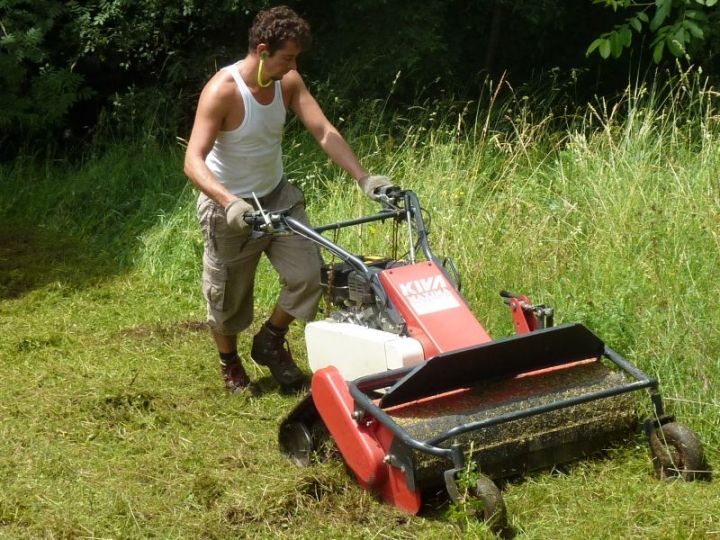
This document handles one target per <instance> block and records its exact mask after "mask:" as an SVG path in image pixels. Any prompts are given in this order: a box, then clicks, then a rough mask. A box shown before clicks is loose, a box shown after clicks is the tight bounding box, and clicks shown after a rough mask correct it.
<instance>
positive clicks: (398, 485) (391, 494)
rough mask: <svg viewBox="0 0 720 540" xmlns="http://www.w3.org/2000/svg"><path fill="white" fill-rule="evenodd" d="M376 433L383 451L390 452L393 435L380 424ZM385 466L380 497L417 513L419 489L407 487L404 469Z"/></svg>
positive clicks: (402, 508)
mask: <svg viewBox="0 0 720 540" xmlns="http://www.w3.org/2000/svg"><path fill="white" fill-rule="evenodd" d="M376 435H377V438H378V441H379V442H380V444H381V445H382V447H383V448H384V449H385V451H386V452H387V453H390V449H391V448H392V444H393V440H394V438H395V435H393V433H392V432H391V431H390V430H389V429H388V428H386V427H385V426H383V425H382V424H381V425H379V426H378V429H377V433H376ZM385 467H386V468H387V480H386V481H385V482H383V483H382V485H381V486H379V488H380V496H381V497H382V499H383V500H384V501H385V502H386V503H388V504H392V505H393V506H395V507H397V508H400V509H401V510H404V511H405V512H409V513H411V514H417V513H418V512H419V511H420V504H421V502H422V498H421V496H420V490H419V489H416V490H415V491H412V490H411V489H410V488H409V487H408V485H407V480H406V478H405V472H404V471H402V470H400V469H399V468H397V467H393V466H392V465H390V464H387V465H385ZM411 472H414V471H411Z"/></svg>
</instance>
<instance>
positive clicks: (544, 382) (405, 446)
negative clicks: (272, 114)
mask: <svg viewBox="0 0 720 540" xmlns="http://www.w3.org/2000/svg"><path fill="white" fill-rule="evenodd" d="M379 200H380V201H381V203H382V205H383V209H382V211H381V212H380V213H378V214H375V215H371V216H367V217H363V218H359V219H356V220H351V221H345V222H340V223H336V224H331V225H326V226H323V227H319V228H317V229H311V228H308V227H306V226H304V225H303V224H301V223H298V222H297V221H296V220H294V219H292V218H291V217H288V216H286V215H285V214H284V213H283V212H277V213H270V214H265V213H262V211H261V212H258V213H257V214H256V215H255V216H254V220H255V221H254V223H255V227H256V229H259V230H264V231H265V232H273V231H275V232H277V231H278V230H280V231H284V232H291V233H293V234H299V235H302V236H305V237H307V238H309V239H311V240H313V241H314V242H316V243H318V244H319V245H320V246H322V247H323V248H324V249H325V250H327V251H328V252H330V253H331V254H332V255H333V256H334V258H337V259H339V262H335V263H332V264H326V265H325V266H324V267H323V275H322V284H323V287H324V293H325V302H326V306H327V307H328V308H329V309H330V313H328V318H327V319H325V320H322V321H316V322H312V323H309V324H308V325H307V326H306V332H305V337H306V343H307V350H308V361H309V364H310V367H311V369H312V371H313V376H312V382H311V390H310V392H309V393H308V394H307V396H305V397H304V399H302V401H301V402H300V403H299V404H298V405H297V406H296V407H295V408H294V409H293V410H292V411H291V412H290V414H289V415H288V416H287V417H286V418H285V420H284V421H283V422H282V424H281V426H280V433H279V443H280V448H281V449H282V451H283V452H284V453H285V454H287V455H288V456H289V457H290V458H291V459H292V460H293V461H294V462H295V463H297V464H299V465H303V466H307V465H310V464H311V462H312V460H313V457H314V456H315V455H316V451H317V450H318V448H319V446H320V444H321V443H322V438H323V437H327V435H328V434H329V436H330V438H331V439H332V441H333V442H334V444H335V445H336V447H337V449H338V450H339V452H340V454H342V458H343V460H344V461H345V463H346V464H347V466H348V467H349V469H350V470H351V471H352V472H353V474H354V475H355V478H356V479H357V481H358V483H359V484H360V485H361V486H362V487H363V488H365V489H368V490H371V491H372V492H374V493H376V494H377V495H379V496H380V497H381V498H382V499H383V500H384V501H386V502H387V503H390V504H392V505H395V506H397V507H398V508H400V509H402V510H404V511H407V512H410V513H417V512H418V511H419V510H420V507H421V503H422V498H423V494H424V493H426V492H427V490H429V489H431V488H437V486H438V485H441V484H444V485H445V488H446V489H447V492H448V494H449V496H450V498H451V499H453V500H454V501H461V500H467V497H468V496H470V497H475V498H477V499H480V502H481V503H482V504H480V505H478V506H479V507H480V508H481V510H478V514H479V517H480V518H482V519H486V520H488V521H489V522H490V525H491V526H492V527H493V528H495V529H501V528H503V527H504V526H505V520H506V515H505V506H504V503H503V499H502V494H501V492H500V490H499V489H498V488H497V486H496V484H495V483H494V482H493V479H495V480H497V479H501V478H505V477H512V476H517V475H521V474H523V473H526V472H527V471H531V470H537V469H542V468H546V467H550V466H553V465H556V464H560V463H564V462H568V461H572V460H575V459H578V458H579V457H582V456H587V455H589V454H591V453H593V452H596V451H599V450H603V449H607V448H608V447H609V446H611V445H612V444H613V443H615V442H617V441H620V440H622V439H625V438H627V437H628V435H629V434H630V433H632V432H634V431H635V428H636V426H637V415H636V413H635V400H634V396H633V393H634V392H637V391H647V392H648V393H649V395H650V399H651V402H652V407H653V410H654V414H653V415H652V418H650V419H649V420H647V421H645V424H644V426H645V432H646V434H647V436H648V439H649V442H650V450H651V454H652V461H653V464H654V467H655V470H656V472H657V474H658V476H660V477H672V476H679V477H682V478H685V479H694V478H699V477H701V476H708V477H709V472H707V470H706V469H707V467H706V464H705V461H704V458H703V452H702V447H701V445H700V442H699V440H698V438H697V436H696V435H695V434H694V433H693V432H692V431H691V430H690V429H688V428H687V427H685V426H683V425H681V424H679V423H677V422H675V420H674V418H673V417H672V416H669V415H667V414H666V413H665V410H664V408H663V403H662V399H661V396H660V393H659V390H658V384H657V382H656V381H655V380H653V379H652V378H650V377H649V376H648V375H646V374H645V373H643V372H642V371H641V370H640V369H638V368H637V367H635V366H634V365H632V364H631V363H630V362H628V361H627V360H626V359H624V358H623V357H622V356H620V355H619V354H618V353H616V352H615V351H613V350H612V349H611V348H610V347H608V346H607V345H606V344H605V343H604V342H603V341H602V340H601V339H599V338H598V337H597V336H595V335H594V334H593V333H592V332H591V331H590V330H588V329H587V328H586V327H584V326H583V325H581V324H563V325H559V326H553V312H552V309H551V308H549V307H546V306H534V305H532V304H531V302H530V300H529V299H528V298H527V297H526V296H519V295H516V294H511V293H508V292H505V291H503V292H501V293H500V294H501V296H502V297H503V299H504V301H505V303H506V304H507V305H508V306H509V308H510V310H511V314H512V318H513V322H514V326H515V330H516V335H514V336H511V337H506V338H502V339H492V338H491V337H490V336H489V335H488V333H487V332H486V331H485V329H484V328H483V327H482V325H481V324H480V323H479V322H478V321H477V319H476V318H475V316H474V315H473V313H472V312H471V311H470V309H469V307H468V305H467V302H466V301H465V299H464V298H463V296H462V295H461V294H460V280H459V276H458V273H457V271H456V269H455V267H454V265H453V264H452V262H451V261H450V260H449V259H445V261H442V262H441V261H440V260H439V259H438V258H437V257H436V256H435V255H433V253H432V251H431V249H430V246H429V243H428V234H427V231H426V228H425V224H424V221H423V215H422V211H421V208H420V204H419V202H418V199H417V196H416V195H415V193H413V192H411V191H403V190H400V189H398V188H390V189H388V190H386V191H385V192H383V193H380V194H379ZM377 221H381V222H390V223H392V224H393V227H394V233H395V234H394V238H395V242H394V244H395V246H394V250H393V251H394V253H395V255H394V256H393V257H391V258H382V259H377V258H374V259H370V258H365V257H362V256H358V255H354V254H352V253H349V252H348V251H346V250H345V249H343V248H342V247H340V246H338V245H337V244H335V243H334V242H331V241H330V240H328V239H326V238H325V237H324V236H322V233H324V232H327V231H336V230H339V229H342V228H345V227H351V226H356V225H360V224H364V223H370V222H377ZM399 233H402V234H403V235H404V234H407V239H408V241H407V245H408V247H407V249H408V252H407V254H406V255H404V256H403V258H402V259H401V258H398V257H397V244H398V241H397V239H398V237H399ZM472 462H474V463H475V464H476V469H477V473H478V474H477V475H476V479H475V480H474V482H475V483H474V484H473V485H472V486H471V489H470V490H468V489H462V488H461V487H460V486H459V483H458V477H459V474H460V473H461V472H463V471H465V470H467V469H469V468H470V467H469V465H471V463H472Z"/></svg>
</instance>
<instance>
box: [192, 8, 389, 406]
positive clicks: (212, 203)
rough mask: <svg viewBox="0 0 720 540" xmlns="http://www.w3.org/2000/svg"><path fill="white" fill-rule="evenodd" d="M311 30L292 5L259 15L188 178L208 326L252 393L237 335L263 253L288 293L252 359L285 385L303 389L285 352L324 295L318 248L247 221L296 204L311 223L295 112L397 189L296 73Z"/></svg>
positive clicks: (218, 95)
mask: <svg viewBox="0 0 720 540" xmlns="http://www.w3.org/2000/svg"><path fill="white" fill-rule="evenodd" d="M310 40H311V38H310V27H309V26H308V24H307V22H306V21H304V20H303V19H302V18H300V17H299V16H298V15H297V14H296V13H295V12H294V11H292V10H291V9H289V8H288V7H286V6H280V7H275V8H271V9H268V10H265V11H262V12H260V13H259V14H258V15H257V16H256V18H255V20H254V22H253V25H252V28H251V29H250V32H249V39H248V42H249V47H248V53H247V55H246V57H245V58H244V59H243V60H241V61H239V62H237V63H235V64H233V65H231V66H228V67H226V68H223V69H221V70H220V71H218V73H216V74H215V75H214V76H213V77H212V78H211V79H210V81H209V82H208V83H207V84H206V85H205V87H204V89H203V91H202V93H201V94H200V100H199V102H198V107H197V112H196V116H195V123H194V125H193V129H192V133H191V135H190V141H189V143H188V148H187V153H186V155H185V174H186V175H187V176H188V178H189V179H190V181H191V182H192V183H193V184H194V185H195V186H196V187H197V188H198V189H199V190H200V191H201V194H200V196H199V198H198V219H199V221H200V224H201V227H202V230H203V236H204V242H205V251H204V254H203V293H204V295H205V299H206V300H207V303H208V323H209V325H210V328H211V330H212V335H213V338H214V340H215V344H216V346H217V349H218V353H219V355H220V365H221V371H222V375H223V378H224V380H225V386H226V388H227V389H228V390H230V391H232V392H239V391H242V390H243V389H245V388H246V387H247V386H248V385H249V383H250V380H249V378H248V376H247V374H246V372H245V369H244V368H243V365H242V363H241V361H240V358H239V356H238V352H237V334H238V333H239V332H241V331H242V330H244V329H246V328H247V327H248V326H250V324H251V323H252V319H253V284H254V277H255V271H256V268H257V264H258V261H259V259H260V256H261V255H262V253H265V254H266V256H267V257H268V258H269V260H270V262H271V263H272V265H273V266H274V268H275V270H276V271H277V272H278V273H279V275H280V278H281V282H282V290H281V292H280V295H279V297H278V300H277V304H276V305H275V308H274V310H273V311H272V314H271V315H270V318H269V319H268V320H267V321H266V322H265V323H264V324H263V326H262V328H261V329H260V331H259V332H258V333H257V334H256V335H255V337H254V339H253V343H252V348H251V352H250V355H251V357H252V359H253V360H254V361H255V362H257V363H258V364H261V365H264V366H267V367H269V368H270V372H271V373H272V375H273V377H274V378H275V379H276V380H277V381H278V382H279V383H280V385H281V386H282V387H283V388H284V389H289V390H292V389H297V388H299V387H300V386H302V385H303V384H304V383H305V376H304V375H303V374H302V372H301V371H300V370H299V369H298V367H297V366H296V365H295V362H294V361H293V358H292V356H291V355H290V351H289V349H288V348H287V347H286V340H285V335H286V333H287V330H288V326H289V325H290V323H291V322H292V321H293V320H295V319H296V318H298V319H301V320H305V321H307V320H312V319H313V318H314V317H315V313H316V311H317V305H318V302H319V299H320V279H319V277H320V265H321V262H322V261H321V259H320V255H319V251H318V249H317V246H315V245H314V244H313V243H312V242H310V241H309V240H307V239H305V238H302V237H300V236H297V235H291V236H275V237H272V236H264V237H261V238H255V237H251V235H250V230H249V228H248V225H247V224H246V223H245V221H244V219H243V218H244V216H245V214H246V213H248V212H252V211H253V210H255V208H254V199H253V195H254V196H256V197H257V198H258V199H259V202H260V204H261V205H262V207H263V208H264V209H269V210H275V209H280V208H288V207H291V208H292V210H291V214H290V215H292V216H293V217H295V218H296V219H298V220H300V221H302V222H304V223H308V221H307V216H306V214H305V201H304V198H303V195H302V192H301V191H300V190H299V189H298V188H296V187H295V186H293V185H292V184H289V183H288V182H287V181H286V179H285V176H284V173H283V165H282V152H281V139H282V129H283V125H284V122H285V113H286V110H287V109H290V110H292V111H293V112H294V113H295V114H296V115H297V116H298V118H299V119H300V120H301V121H302V123H303V124H304V125H305V127H306V128H307V129H308V130H309V131H310V132H311V133H312V135H313V136H314V137H315V139H316V140H317V141H318V143H319V144H320V146H321V147H322V149H323V150H324V151H325V153H327V155H328V156H329V157H330V158H331V159H332V160H333V161H334V162H335V163H337V164H338V165H339V166H340V167H342V168H343V169H345V171H347V172H348V173H349V174H350V175H351V176H352V177H353V178H355V179H356V180H357V181H358V184H359V186H360V188H361V189H362V190H363V191H364V192H365V193H366V194H368V195H369V196H370V197H372V196H373V193H374V191H375V189H376V188H378V187H382V186H388V185H390V182H389V180H388V179H387V177H384V176H371V175H369V174H368V172H367V171H366V170H365V169H364V168H363V167H362V165H360V163H359V161H358V159H357V158H356V157H355V155H354V153H353V152H352V150H351V149H350V147H349V146H348V144H347V142H346V141H345V140H344V139H343V137H342V136H341V135H340V133H339V132H338V131H337V129H335V127H333V125H332V124H331V123H330V122H329V121H328V119H327V118H326V117H325V115H324V113H323V112H322V110H321V109H320V106H319V105H318V103H317V102H316V101H315V99H314V98H313V96H312V95H311V94H310V92H309V91H308V89H307V87H306V86H305V83H304V82H303V80H302V77H301V76H300V74H299V73H298V72H297V57H298V55H299V54H300V53H301V52H302V51H303V50H305V49H306V48H307V47H308V46H309V45H310Z"/></svg>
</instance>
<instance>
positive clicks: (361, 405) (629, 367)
mask: <svg viewBox="0 0 720 540" xmlns="http://www.w3.org/2000/svg"><path fill="white" fill-rule="evenodd" d="M602 357H604V358H607V359H608V360H610V361H611V362H612V363H613V364H615V365H616V366H617V367H618V368H619V369H620V370H621V371H623V372H625V373H627V374H628V375H630V376H632V377H634V378H635V381H634V382H630V383H627V384H622V385H618V386H615V387H612V388H606V389H604V390H599V391H597V392H591V393H589V394H585V395H583V396H576V397H573V398H568V399H563V400H560V401H556V402H554V403H547V404H543V405H538V406H536V407H531V408H529V409H525V410H522V411H513V412H509V413H505V414H501V415H499V416H495V417H492V418H487V419H485V420H480V421H477V422H470V423H467V424H461V425H459V426H455V427H454V428H452V429H450V430H448V431H446V432H445V433H442V434H440V435H437V436H435V437H433V438H432V439H428V440H426V441H419V440H417V439H414V438H413V437H411V436H410V435H409V434H408V432H407V431H405V430H404V429H403V428H402V427H401V426H399V425H398V424H397V423H396V422H395V420H393V418H392V417H391V416H390V415H389V414H388V413H386V412H385V411H383V410H382V409H381V408H380V407H378V406H377V405H375V403H373V402H372V400H371V399H370V398H369V397H368V396H367V394H366V392H367V391H372V390H377V389H380V388H385V387H387V386H389V385H390V384H392V383H393V382H395V381H397V380H398V379H400V378H401V377H403V376H404V375H407V374H408V373H409V372H410V371H411V370H412V369H413V368H412V367H410V368H402V369H399V370H393V371H388V372H386V373H380V374H373V375H368V376H365V377H361V378H359V379H357V380H355V381H350V382H348V383H347V384H348V389H349V391H350V395H351V396H352V397H353V399H354V400H355V410H356V411H361V412H366V413H368V414H370V415H371V416H372V417H374V418H375V419H377V420H378V421H379V422H380V423H381V424H383V425H384V426H385V427H387V428H388V429H389V430H390V431H391V432H392V433H393V434H394V435H395V436H396V437H397V438H398V439H400V440H401V441H402V442H403V443H404V444H406V445H407V446H408V447H410V448H412V449H414V450H418V451H420V452H424V453H426V454H430V455H433V456H437V457H444V458H448V459H451V460H452V461H453V465H454V467H455V468H460V467H464V465H465V464H464V454H463V453H462V452H458V451H457V450H454V449H453V448H443V447H440V446H438V445H439V444H441V443H443V442H446V441H448V440H451V439H454V438H456V437H458V436H460V435H463V434H464V433H468V432H472V431H478V430H480V429H483V428H486V427H491V426H495V425H498V424H503V423H506V422H511V421H513V420H519V419H522V418H528V417H531V416H537V415H540V414H544V413H547V412H552V411H556V410H559V409H565V408H568V407H572V406H575V405H580V404H582V403H588V402H590V401H595V400H598V399H604V398H609V397H613V396H616V395H619V394H625V393H629V392H634V391H638V390H642V389H649V390H650V391H651V393H652V398H653V399H652V402H653V405H654V406H655V408H656V411H655V412H656V414H657V415H658V417H661V416H662V415H663V407H662V400H661V399H660V396H659V394H658V393H657V389H658V383H657V381H656V380H655V379H652V378H651V377H649V376H648V375H647V374H645V373H644V372H643V371H642V370H640V369H639V368H637V367H636V366H634V365H633V364H631V363H630V362H628V361H627V360H626V359H625V358H623V357H622V356H620V355H619V354H618V353H616V352H615V351H613V350H612V349H610V348H609V347H607V346H605V349H604V352H603V355H602ZM453 446H455V445H453Z"/></svg>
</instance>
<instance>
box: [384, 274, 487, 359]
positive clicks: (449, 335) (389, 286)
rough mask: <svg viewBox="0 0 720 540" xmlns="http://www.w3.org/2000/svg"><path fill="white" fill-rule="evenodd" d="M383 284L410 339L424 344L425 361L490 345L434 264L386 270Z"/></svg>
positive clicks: (462, 302) (484, 334) (480, 327)
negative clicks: (444, 354)
mask: <svg viewBox="0 0 720 540" xmlns="http://www.w3.org/2000/svg"><path fill="white" fill-rule="evenodd" d="M380 281H381V282H382V284H383V287H385V290H386V291H387V293H388V295H389V296H390V300H391V301H392V302H393V304H394V305H395V307H396V308H397V309H398V311H399V312H400V314H401V315H402V316H403V318H404V319H405V321H406V322H407V325H408V332H409V333H410V336H411V337H413V338H415V339H417V340H418V341H420V343H422V346H423V350H424V352H425V358H426V359H428V358H432V357H433V356H435V355H437V354H439V353H442V352H449V351H454V350H457V349H463V348H465V347H470V346H472V345H479V344H480V343H485V342H488V341H490V336H489V335H488V334H487V332H486V331H485V329H484V328H483V327H482V326H481V325H480V323H479V322H478V321H477V319H476V318H475V316H474V315H473V313H472V312H471V311H470V309H469V308H468V305H467V303H466V302H465V299H464V298H463V297H462V296H460V294H459V293H458V292H457V291H456V290H455V287H453V285H452V284H451V283H450V282H449V281H448V280H447V278H446V277H445V274H443V272H442V271H441V270H440V268H438V267H437V265H436V264H435V263H433V262H431V261H424V262H421V263H417V264H412V265H408V266H400V267H397V268H391V269H389V270H384V271H383V272H382V273H381V274H380Z"/></svg>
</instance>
